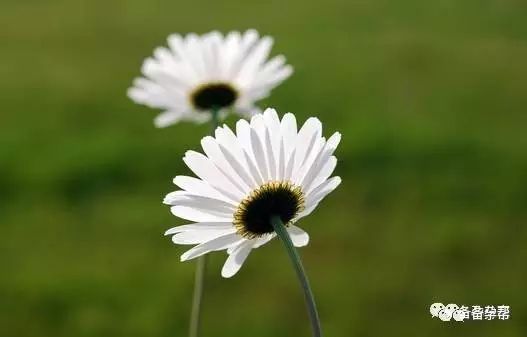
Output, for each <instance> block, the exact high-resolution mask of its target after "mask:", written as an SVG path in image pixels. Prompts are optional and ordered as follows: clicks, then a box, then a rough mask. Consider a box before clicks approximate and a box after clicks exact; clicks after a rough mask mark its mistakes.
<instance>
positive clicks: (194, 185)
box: [174, 176, 237, 205]
mask: <svg viewBox="0 0 527 337" xmlns="http://www.w3.org/2000/svg"><path fill="white" fill-rule="evenodd" d="M174 184H175V185H177V186H179V187H180V188H182V189H184V190H185V191H187V192H188V193H190V194H194V195H198V196H202V197H208V198H214V199H218V200H222V201H225V202H230V203H231V204H232V205H237V203H233V202H232V201H231V199H229V198H227V197H226V196H225V195H223V194H222V193H221V192H219V191H218V190H216V189H215V188H214V187H212V186H210V184H209V183H207V182H205V181H203V180H200V179H197V178H194V177H187V176H176V177H175V178H174Z"/></svg>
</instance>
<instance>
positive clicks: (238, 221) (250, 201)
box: [234, 181, 304, 239]
mask: <svg viewBox="0 0 527 337" xmlns="http://www.w3.org/2000/svg"><path fill="white" fill-rule="evenodd" d="M303 209H304V193H303V192H302V189H301V188H300V187H298V186H295V185H293V184H292V183H290V182H288V181H272V182H268V183H265V184H264V185H262V186H260V187H259V188H257V189H256V190H254V191H252V193H251V194H250V195H249V196H248V197H246V198H245V199H244V200H243V201H242V202H241V203H240V205H239V206H238V209H237V210H236V212H235V213H234V226H236V229H237V231H238V233H239V234H240V235H242V236H244V237H246V238H248V239H253V238H255V237H259V236H262V235H264V234H267V233H272V232H273V231H274V229H273V225H272V224H271V217H272V216H273V215H277V216H279V217H280V219H282V222H283V223H284V224H285V225H286V226H288V225H289V224H290V223H291V221H292V220H293V219H294V218H295V217H296V216H297V215H298V214H299V213H300V212H301V211H302V210H303Z"/></svg>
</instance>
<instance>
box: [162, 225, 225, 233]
mask: <svg viewBox="0 0 527 337" xmlns="http://www.w3.org/2000/svg"><path fill="white" fill-rule="evenodd" d="M232 227H233V224H232V223H230V222H198V223H193V224H189V225H181V226H176V227H172V228H170V229H169V230H167V231H166V232H165V235H172V234H176V233H181V232H187V231H195V230H202V231H207V230H213V231H214V230H218V229H230V228H232Z"/></svg>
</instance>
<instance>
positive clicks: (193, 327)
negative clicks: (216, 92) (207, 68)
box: [188, 108, 219, 337]
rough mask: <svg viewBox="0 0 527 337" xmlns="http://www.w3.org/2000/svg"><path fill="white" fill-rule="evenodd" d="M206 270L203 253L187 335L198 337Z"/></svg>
mask: <svg viewBox="0 0 527 337" xmlns="http://www.w3.org/2000/svg"><path fill="white" fill-rule="evenodd" d="M210 113H211V116H212V117H211V127H212V129H211V134H212V135H214V131H215V130H216V128H217V127H218V123H219V120H218V115H219V109H216V108H214V109H212V110H211V112H210ZM206 270H207V255H203V256H200V257H198V258H197V261H196V274H195V278H194V294H193V296H192V309H191V312H190V327H189V333H188V335H189V337H198V336H199V332H200V325H201V311H202V310H201V307H202V306H201V302H202V300H203V288H204V285H205V272H206Z"/></svg>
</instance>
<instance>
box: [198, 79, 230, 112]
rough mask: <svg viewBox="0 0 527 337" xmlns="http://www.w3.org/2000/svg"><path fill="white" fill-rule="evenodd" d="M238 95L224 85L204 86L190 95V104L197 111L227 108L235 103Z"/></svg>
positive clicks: (212, 84) (211, 84) (228, 86)
mask: <svg viewBox="0 0 527 337" xmlns="http://www.w3.org/2000/svg"><path fill="white" fill-rule="evenodd" d="M237 97H238V93H237V92H236V90H234V88H233V87H231V86H230V85H228V84H226V83H210V84H205V85H203V86H201V87H199V88H198V89H196V90H195V91H194V92H193V93H192V98H191V99H192V103H193V104H194V106H195V107H196V109H198V110H212V109H221V108H225V107H228V106H230V105H232V104H233V103H234V101H236V98H237Z"/></svg>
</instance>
